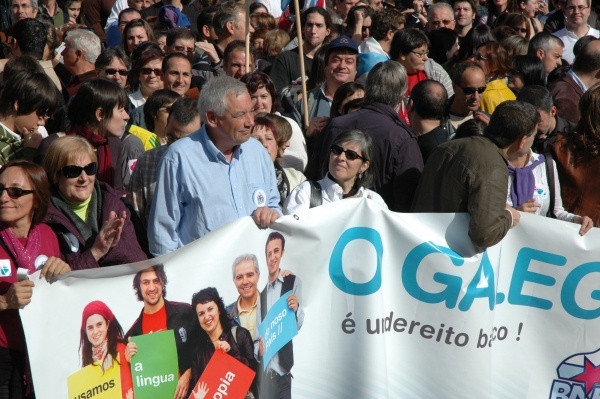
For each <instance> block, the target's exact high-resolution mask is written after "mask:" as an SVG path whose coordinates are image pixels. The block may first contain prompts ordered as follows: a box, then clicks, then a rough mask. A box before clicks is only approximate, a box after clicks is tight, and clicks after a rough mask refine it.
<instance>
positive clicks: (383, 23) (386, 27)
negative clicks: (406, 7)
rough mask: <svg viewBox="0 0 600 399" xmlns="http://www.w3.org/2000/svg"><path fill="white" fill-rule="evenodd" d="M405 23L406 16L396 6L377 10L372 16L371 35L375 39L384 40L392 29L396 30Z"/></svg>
mask: <svg viewBox="0 0 600 399" xmlns="http://www.w3.org/2000/svg"><path fill="white" fill-rule="evenodd" d="M405 23H406V17H405V16H404V14H402V12H400V11H399V10H396V9H395V8H384V9H381V10H377V11H375V13H374V14H373V16H372V17H371V30H370V32H371V36H372V37H373V39H375V40H382V39H383V38H384V37H385V35H387V33H388V32H389V31H390V30H391V31H396V30H398V28H399V27H400V25H403V24H405Z"/></svg>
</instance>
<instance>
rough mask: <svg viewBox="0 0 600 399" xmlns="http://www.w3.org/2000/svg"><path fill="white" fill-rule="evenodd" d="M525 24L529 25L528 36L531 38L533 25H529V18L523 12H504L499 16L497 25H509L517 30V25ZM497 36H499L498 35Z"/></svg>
mask: <svg viewBox="0 0 600 399" xmlns="http://www.w3.org/2000/svg"><path fill="white" fill-rule="evenodd" d="M523 24H525V26H527V36H526V38H527V39H529V38H530V37H531V36H532V35H533V32H532V29H531V26H530V25H529V21H528V20H527V17H526V16H525V15H523V14H521V13H518V12H513V13H509V14H503V15H502V16H501V17H499V18H498V23H497V25H496V27H500V26H509V27H511V28H513V30H514V31H515V32H516V29H515V26H517V25H523ZM496 37H498V36H497V35H496Z"/></svg>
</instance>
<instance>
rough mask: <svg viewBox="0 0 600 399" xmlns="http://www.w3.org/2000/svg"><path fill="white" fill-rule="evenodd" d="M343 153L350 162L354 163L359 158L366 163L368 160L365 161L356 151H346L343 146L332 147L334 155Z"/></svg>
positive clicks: (335, 145)
mask: <svg viewBox="0 0 600 399" xmlns="http://www.w3.org/2000/svg"><path fill="white" fill-rule="evenodd" d="M342 152H343V153H344V154H345V155H346V159H347V160H349V161H354V160H355V159H359V158H360V159H362V160H363V161H366V159H364V158H363V157H362V156H361V155H358V153H357V152H356V151H352V150H344V149H343V148H342V147H341V146H339V145H337V144H334V145H332V146H331V153H332V154H333V155H340V154H341V153H342Z"/></svg>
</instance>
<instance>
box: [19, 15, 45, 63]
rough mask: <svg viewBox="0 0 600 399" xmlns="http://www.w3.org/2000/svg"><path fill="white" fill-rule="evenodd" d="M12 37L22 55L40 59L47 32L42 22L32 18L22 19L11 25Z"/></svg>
mask: <svg viewBox="0 0 600 399" xmlns="http://www.w3.org/2000/svg"><path fill="white" fill-rule="evenodd" d="M12 35H13V37H14V39H15V40H16V41H17V44H18V45H19V49H20V50H21V53H22V54H23V55H30V56H32V57H33V58H35V59H37V60H41V59H42V56H43V55H44V47H45V46H46V41H47V36H48V32H47V30H46V27H45V26H44V24H43V23H42V22H40V21H38V20H35V19H32V18H26V19H22V20H20V21H19V22H17V23H16V24H15V25H14V26H13V34H12Z"/></svg>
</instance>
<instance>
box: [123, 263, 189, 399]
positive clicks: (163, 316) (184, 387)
mask: <svg viewBox="0 0 600 399" xmlns="http://www.w3.org/2000/svg"><path fill="white" fill-rule="evenodd" d="M133 290H134V291H135V293H136V295H137V298H138V300H139V301H142V302H144V308H143V309H142V311H141V313H140V317H138V319H137V320H136V321H135V322H134V323H133V325H132V326H131V328H130V329H129V331H127V334H126V335H125V337H126V338H129V337H134V336H138V335H144V334H150V333H155V332H159V331H166V330H173V332H174V334H175V343H176V345H177V359H178V362H179V382H178V383H177V389H176V390H175V396H174V399H184V398H187V397H188V394H189V389H190V388H191V387H193V384H190V379H191V376H192V369H191V366H192V358H191V354H192V348H193V339H194V338H195V337H197V336H198V332H197V331H196V328H197V327H198V323H197V322H195V321H196V315H195V314H194V311H193V310H192V307H191V306H190V305H189V304H187V303H180V302H172V301H167V300H166V299H165V297H166V295H167V275H166V274H165V271H164V269H163V266H162V265H156V266H152V267H149V268H147V269H144V270H142V271H140V272H138V273H137V274H136V275H135V277H134V278H133ZM136 353H137V345H136V344H135V343H134V342H129V343H128V344H127V349H126V350H125V357H126V358H127V361H129V362H130V363H131V361H132V357H133V356H135V354H136ZM133 360H135V359H133Z"/></svg>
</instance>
